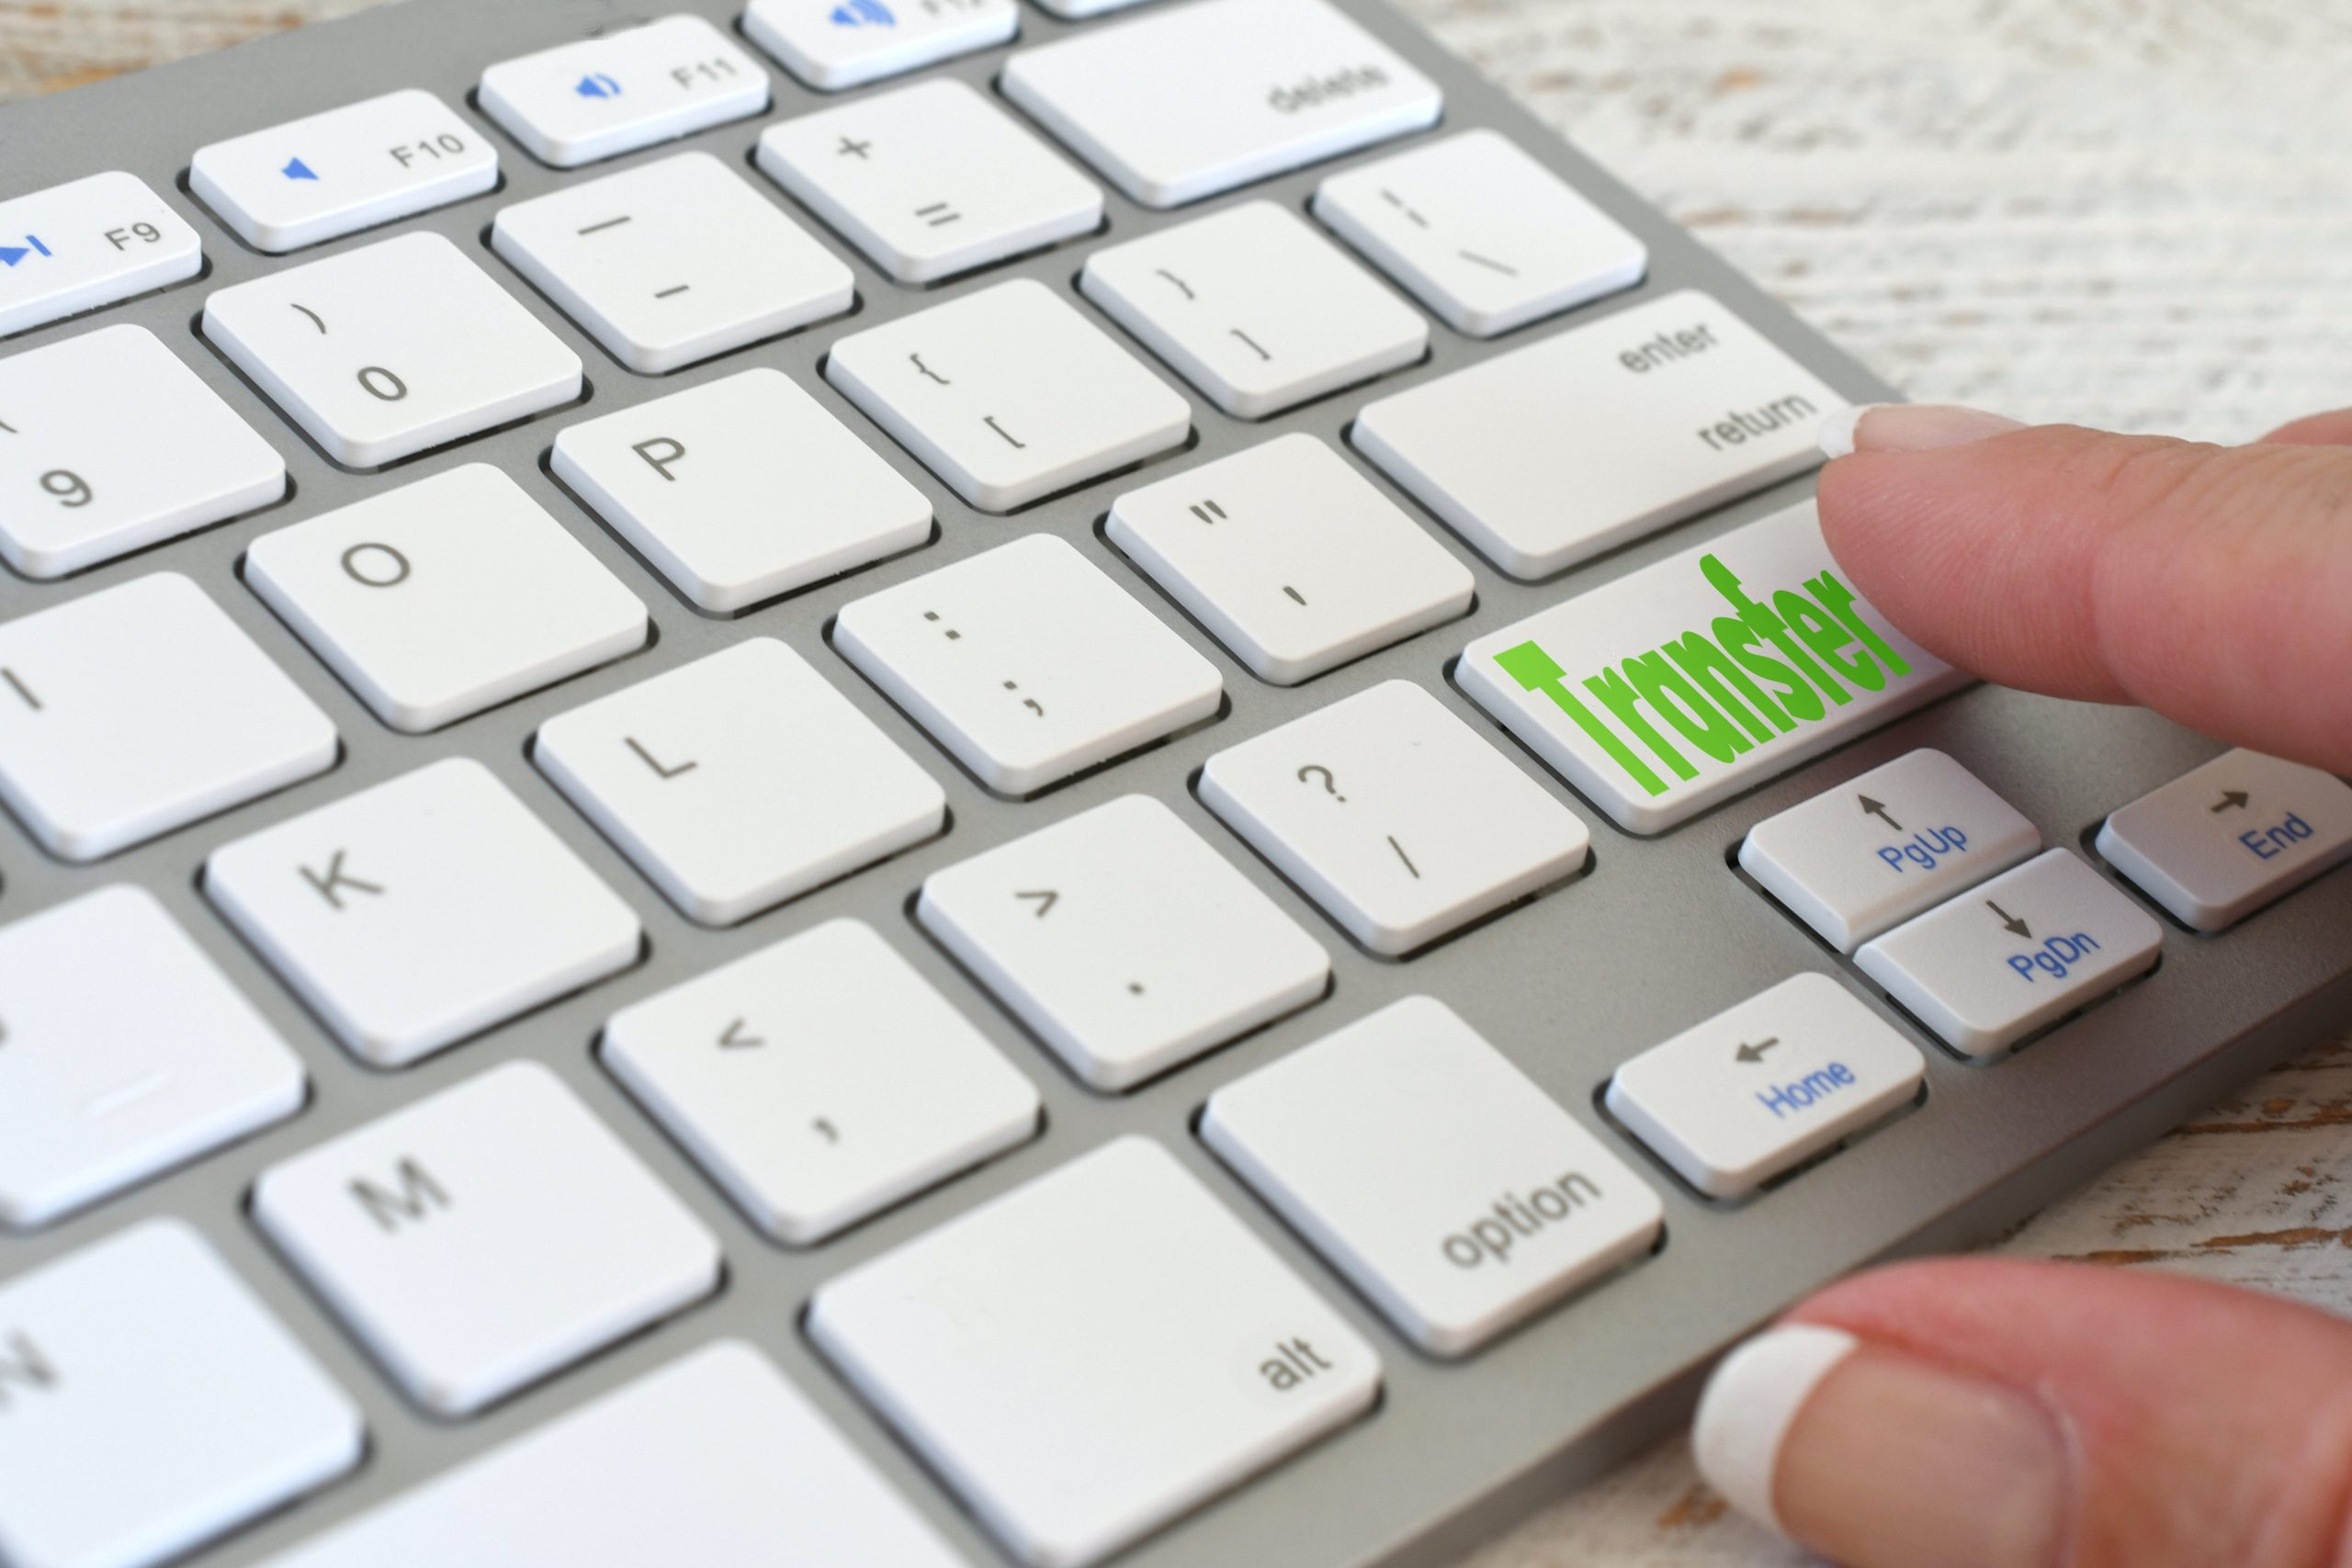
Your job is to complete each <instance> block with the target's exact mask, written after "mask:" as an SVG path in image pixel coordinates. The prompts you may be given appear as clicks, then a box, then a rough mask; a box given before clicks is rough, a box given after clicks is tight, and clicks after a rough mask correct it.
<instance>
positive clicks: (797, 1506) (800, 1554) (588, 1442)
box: [270, 1340, 963, 1568]
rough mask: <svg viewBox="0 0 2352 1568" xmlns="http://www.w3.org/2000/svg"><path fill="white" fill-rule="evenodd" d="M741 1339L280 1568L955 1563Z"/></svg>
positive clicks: (940, 1567)
mask: <svg viewBox="0 0 2352 1568" xmlns="http://www.w3.org/2000/svg"><path fill="white" fill-rule="evenodd" d="M962 1561H963V1560H962V1559H961V1558H958V1557H956V1555H955V1554H954V1553H952V1552H950V1551H948V1550H947V1548H946V1546H945V1545H944V1543H943V1542H942V1541H941V1540H940V1539H939V1537H938V1536H936V1535H934V1534H933V1532H932V1530H931V1528H930V1527H929V1526H928V1525H926V1524H924V1523H923V1522H922V1519H920V1518H919V1517H916V1515H915V1514H914V1512H913V1511H912V1510H911V1509H910V1508H909V1507H908V1506H907V1505H906V1504H905V1503H904V1502H903V1501H901V1500H900V1499H899V1496H898V1495H896V1494H895V1493H893V1492H891V1491H890V1490H889V1489H888V1486H887V1485H886V1483H884V1482H883V1480H882V1478H881V1477H880V1476H879V1475H877V1474H876V1473H875V1472H874V1471H873V1469H872V1468H871V1467H869V1466H868V1465H867V1464H866V1462H865V1460H864V1459H862V1458H861V1457H859V1456H858V1455H857V1454H856V1453H855V1452H854V1451H852V1450H851V1449H850V1448H849V1446H848V1445H847V1444H846V1443H844V1442H843V1441H842V1438H840V1437H839V1436H838V1435H837V1434H836V1433H834V1431H833V1430H832V1428H831V1427H828V1426H826V1425H825V1424H824V1421H823V1419H822V1418H821V1417H820V1416H818V1414H817V1413H816V1411H815V1410H813V1409H812V1408H810V1406H809V1404H808V1403H807V1402H806V1401H805V1400H803V1399H802V1398H801V1397H800V1395H799V1394H798V1393H796V1392H794V1390H793V1389H792V1387H791V1386H790V1385H789V1384H787V1383H786V1382H785V1381H784V1378H783V1376H782V1375H781V1374H780V1373H778V1372H777V1371H776V1370H775V1367H774V1366H772V1365H770V1364H769V1362H768V1361H767V1360H766V1359H765V1358H763V1356H761V1354H760V1353H759V1352H758V1351H756V1350H754V1349H752V1348H751V1347H750V1346H749V1345H746V1344H743V1343H741V1341H737V1340H726V1341H721V1342H720V1343H718V1344H716V1345H712V1346H709V1347H707V1348H704V1349H701V1350H697V1351H695V1352H694V1353H693V1354H692V1355H689V1356H687V1357H685V1358H684V1359H681V1360H677V1361H673V1362H672V1363H671V1364H670V1365H668V1366H666V1367H664V1368H662V1370H660V1371H655V1372H651V1373H649V1374H648V1375H646V1376H645V1377H643V1378H640V1379H639V1380H638V1381H637V1382H633V1383H629V1384H628V1385H627V1386H625V1387H623V1388H621V1389H618V1390H616V1392H614V1393H609V1394H606V1395H605V1396H604V1397H603V1398H601V1399H599V1400H596V1401H594V1403H592V1404H587V1405H583V1406H582V1407H581V1408H580V1409H578V1410H576V1411H574V1412H572V1413H571V1415H569V1416H563V1417H561V1418H560V1419H559V1420H556V1421H553V1422H550V1423H549V1424H548V1425H547V1426H545V1427H539V1428H538V1429H537V1430H536V1431H533V1432H529V1433H526V1434H525V1435H524V1436H523V1437H520V1438H516V1439H515V1440H514V1441H513V1442H510V1443H508V1444H507V1445H506V1446H505V1447H503V1448H501V1449H495V1450H492V1451H491V1452H489V1453H487V1454H485V1455H483V1456H482V1457H481V1458H480V1459H478V1460H475V1461H472V1462H471V1463H469V1464H466V1465H463V1466H461V1467H460V1468H458V1469H457V1470H454V1471H452V1472H449V1473H447V1475H444V1476H442V1477H440V1478H439V1479H438V1480H435V1481H431V1482H428V1483H425V1484H424V1485H423V1486H421V1487H418V1488H417V1489H416V1490H415V1491H413V1492H410V1493H408V1494H407V1495H404V1496H401V1497H398V1498H395V1499H394V1500H392V1501H391V1502H390V1503H388V1504H386V1505H384V1506H381V1507H379V1508H377V1509H376V1510H375V1511H373V1512H372V1513H368V1514H363V1515H361V1516H360V1517H358V1518H357V1519H356V1520H354V1521H353V1522H352V1523H350V1524H347V1525H345V1526H344V1527H343V1528H341V1529H336V1530H334V1531H332V1532H331V1533H329V1534H327V1535H325V1536H323V1537H321V1538H320V1539H318V1540H314V1541H312V1542H311V1544H310V1545H308V1546H306V1547H301V1548H298V1549H297V1550H296V1551H293V1552H291V1553H289V1554H288V1555H286V1556H283V1557H279V1558H277V1559H275V1560H274V1561H273V1562H272V1564H271V1565H270V1568H417V1565H418V1564H420V1563H434V1564H440V1565H445V1568H491V1565H492V1564H496V1565H497V1568H645V1564H647V1563H652V1562H691V1563H694V1564H695V1565H696V1568H755V1565H756V1568H774V1564H776V1563H779V1562H888V1563H893V1564H901V1563H903V1564H907V1565H909V1568H957V1565H958V1564H959V1563H961V1562H962Z"/></svg>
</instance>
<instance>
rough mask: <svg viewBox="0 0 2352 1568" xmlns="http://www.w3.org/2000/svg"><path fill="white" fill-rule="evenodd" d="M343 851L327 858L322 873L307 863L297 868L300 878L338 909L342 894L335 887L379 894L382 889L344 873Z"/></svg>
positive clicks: (342, 905)
mask: <svg viewBox="0 0 2352 1568" xmlns="http://www.w3.org/2000/svg"><path fill="white" fill-rule="evenodd" d="M343 853H344V852H343V851H341V850H337V851H335V852H334V856H333V857H332V858H331V859H329V860H328V862H327V869H326V871H325V873H324V874H320V873H318V872H315V871H312V870H311V868H310V867H309V866H307V865H306V866H301V867H299V868H298V869H299V870H300V872H301V873H302V880H303V881H305V882H307V883H309V884H310V885H311V886H313V887H315V888H317V889H318V890H319V897H322V898H323V899H325V900H326V901H327V902H328V903H329V904H331V905H333V906H334V908H336V909H338V910H339V909H341V908H343V907H344V904H343V897H342V895H341V894H340V893H339V892H338V891H337V889H340V888H346V887H347V888H349V889H350V890H351V891H352V892H354V893H374V894H378V895H379V896H380V895H381V894H382V893H383V891H384V890H383V889H382V888H381V887H379V886H377V885H376V884H375V883H372V882H362V881H360V880H359V878H357V877H356V876H346V875H345V874H344V870H343Z"/></svg>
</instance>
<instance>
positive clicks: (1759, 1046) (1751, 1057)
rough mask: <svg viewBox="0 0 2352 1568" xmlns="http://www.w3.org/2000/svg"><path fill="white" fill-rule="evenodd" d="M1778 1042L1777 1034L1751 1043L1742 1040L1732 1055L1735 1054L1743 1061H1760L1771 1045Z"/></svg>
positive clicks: (1779, 1038) (1779, 1041) (1779, 1040)
mask: <svg viewBox="0 0 2352 1568" xmlns="http://www.w3.org/2000/svg"><path fill="white" fill-rule="evenodd" d="M1779 1043H1781V1037H1780V1036H1779V1035H1777V1034H1773V1035H1769V1036H1767V1037H1766V1038H1764V1039H1763V1040H1760V1041H1758V1042H1757V1043H1755V1044H1753V1045H1750V1044H1747V1043H1745V1042H1743V1043H1741V1045H1740V1047H1739V1049H1738V1050H1736V1051H1735V1052H1733V1053H1732V1055H1735V1056H1737V1057H1738V1058H1739V1059H1740V1060H1741V1061H1743V1062H1760V1061H1762V1060H1763V1059H1764V1053H1765V1052H1767V1051H1770V1049H1771V1048H1772V1047H1773V1046H1775V1045H1778V1044H1779Z"/></svg>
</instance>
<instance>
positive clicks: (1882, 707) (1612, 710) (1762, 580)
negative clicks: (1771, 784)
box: [1454, 502, 1970, 833]
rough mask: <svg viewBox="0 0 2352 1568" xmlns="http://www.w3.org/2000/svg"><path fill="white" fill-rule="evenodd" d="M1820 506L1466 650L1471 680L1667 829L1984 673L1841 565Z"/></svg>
mask: <svg viewBox="0 0 2352 1568" xmlns="http://www.w3.org/2000/svg"><path fill="white" fill-rule="evenodd" d="M1839 570H1841V569H1840V568H1839V567H1838V563H1837V562H1836V561H1834V560H1833V559H1831V558H1830V555H1829V547H1828V546H1827V545H1826V544H1825V543H1824V542H1823V541H1822V537H1821V523H1820V519H1819V518H1818V517H1817V516H1816V515H1815V512H1814V509H1813V503H1812V502H1805V503H1804V505H1802V506H1794V507H1791V508H1790V509H1789V510H1787V511H1786V512H1776V513H1772V514H1771V515H1770V516H1769V517H1763V518H1759V519H1758V520H1757V521H1756V522H1753V523H1749V524H1747V525H1743V526H1741V527H1738V528H1735V529H1733V530H1732V531H1731V532H1730V533H1727V534H1724V535H1722V536H1718V537H1717V538H1715V539H1713V540H1711V541H1710V542H1708V543H1706V544H1704V545H1701V546H1699V547H1696V548H1693V549H1690V550H1686V551H1684V552H1683V553H1682V554H1680V555H1678V556H1672V557H1669V558H1667V559H1665V560H1662V561H1659V562H1658V563H1657V565H1655V566H1650V567H1645V568H1644V569H1642V570H1639V571H1635V572H1629V573H1627V574H1626V575H1625V576H1623V577H1621V578H1618V579H1617V580H1616V581H1612V582H1609V583H1605V584H1603V585H1602V586H1601V587H1600V588H1596V589H1593V590H1590V591H1589V592H1584V593H1580V594H1577V595H1576V596H1575V597H1573V598H1570V599H1567V600H1565V601H1563V602H1562V603H1560V604H1556V605H1555V606H1554V607H1553V608H1551V609H1549V610H1544V611H1542V612H1540V613H1538V614H1536V615H1531V616H1529V617H1528V618H1527V619H1525V620H1523V621H1521V622H1518V623H1517V624H1516V625H1513V626H1505V627H1503V628H1502V629H1501V630H1500V631H1497V632H1490V633H1488V634H1487V636H1485V637H1480V638H1478V639H1477V640H1476V642H1473V643H1472V644H1471V645H1470V646H1469V647H1468V648H1467V649H1464V650H1463V654H1462V660H1461V662H1460V663H1459V664H1457V665H1456V666H1455V671H1454V678H1455V679H1456V680H1457V681H1459V682H1461V685H1462V689H1463V690H1464V692H1466V693H1468V694H1469V695H1470V696H1471V698H1472V699H1473V700H1474V701H1476V703H1477V704H1478V705H1479V706H1481V707H1483V708H1485V709H1486V710H1487V712H1488V713H1490V714H1492V715H1493V716H1495V717H1496V718H1497V719H1498V720H1500V721H1501V722H1502V724H1503V726H1504V728H1507V729H1509V730H1510V732H1511V733H1512V734H1513V735H1515V736H1517V737H1518V738H1519V739H1520V740H1521V742H1523V743H1524V744H1525V745H1526V746H1527V748H1528V749H1529V750H1532V751H1533V752H1534V753H1535V754H1536V755H1537V756H1538V757H1541V758H1542V759H1543V760H1544V761H1545V762H1546V763H1547V764H1549V765H1550V766H1551V767H1552V768H1553V769H1555V771H1557V772H1558V773H1561V774H1563V775H1564V776H1566V779H1567V781H1568V782H1569V783H1570V784H1574V785H1576V786H1577V789H1579V790H1581V791H1583V792H1584V794H1585V795H1586V796H1587V798H1589V799H1590V800H1591V801H1592V803H1593V804H1594V805H1596V806H1598V807H1600V809H1601V810H1603V811H1605V812H1607V813H1608V814H1609V816H1610V818H1611V819H1612V820H1613V821H1615V822H1616V824H1617V825H1618V826H1619V827H1621V828H1623V829H1625V830H1626V831H1627V832H1629V833H1662V832H1664V831H1666V829H1668V828H1671V827H1674V826H1675V825H1676V824H1678V823H1680V822H1684V821H1687V820H1689V819H1690V818H1692V817H1695V816H1697V815H1698V814H1699V813H1700V812H1702V811H1704V810H1706V809H1707V808H1708V807H1711V806H1713V805H1715V804H1717V803H1718V802H1720V801H1724V800H1727V799H1729V798H1730V797H1731V796H1733V795H1737V794H1739V793H1740V792H1741V791H1743V790H1747V789H1752V788H1754V787H1755V786H1756V785H1758V784H1762V783H1763V782H1764V781H1765V780H1767V779H1770V778H1771V777H1773V776H1775V775H1776V774H1779V773H1786V772H1787V771H1788V770H1789V769H1791V768H1793V767H1795V766H1796V765H1797V764H1798V763H1800V762H1804V761H1810V760H1812V759H1813V758H1815V757H1817V756H1819V755H1821V753H1823V752H1824V751H1826V750H1830V749H1831V748H1832V747H1835V746H1840V745H1843V744H1844V743H1845V742H1847V741H1849V740H1850V739H1853V738H1854V737H1855V736H1856V735H1859V734H1860V733H1861V732H1862V731H1863V730H1866V729H1871V728H1876V727H1878V726H1879V725H1882V724H1885V723H1888V722H1889V721H1891V720H1893V719H1894V718H1896V717H1899V716H1902V715H1904V714H1906V713H1909V712H1910V711H1911V710H1912V709H1914V708H1917V707H1919V706H1921V705H1925V704H1927V703H1929V702H1932V701H1934V700H1935V699H1936V698H1938V697H1940V696H1942V695H1944V694H1946V693H1948V692H1951V691H1953V690H1955V689H1957V688H1959V687H1960V686H1962V685H1964V684H1966V683H1967V682H1968V681H1969V679H1970V677H1969V676H1967V675H1965V674H1963V673H1962V671H1957V670H1954V669H1952V668H1951V666H1950V665H1948V664H1945V663H1944V662H1943V661H1941V660H1938V659H1936V658H1934V657H1933V656H1931V655H1929V654H1928V653H1926V652H1924V651H1922V650H1921V649H1920V648H1919V647H1918V645H1917V644H1916V643H1914V642H1912V641H1911V640H1910V639H1909V638H1908V637H1905V636H1904V635H1903V634H1902V633H1901V632H1899V631H1896V630H1894V628H1893V627H1892V626H1886V625H1885V624H1884V623H1883V620H1882V619H1881V617H1880V616H1879V615H1878V614H1877V612H1876V611H1875V610H1873V609H1872V608H1871V605H1870V604H1869V602H1868V601H1867V600H1863V599H1859V598H1857V597H1855V595H1854V594H1853V592H1851V591H1850V590H1849V589H1848V588H1847V586H1846V585H1845V582H1844V581H1843V580H1841V579H1840V578H1839V576H1838V572H1839Z"/></svg>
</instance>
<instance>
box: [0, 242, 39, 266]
mask: <svg viewBox="0 0 2352 1568" xmlns="http://www.w3.org/2000/svg"><path fill="white" fill-rule="evenodd" d="M30 254H32V252H30V251H29V250H27V249H26V248H25V247H24V246H22V245H0V262H6V264H7V265H10V266H14V265H17V263H18V262H20V261H22V260H24V259H25V258H26V257H27V256H28V255H30Z"/></svg>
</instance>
